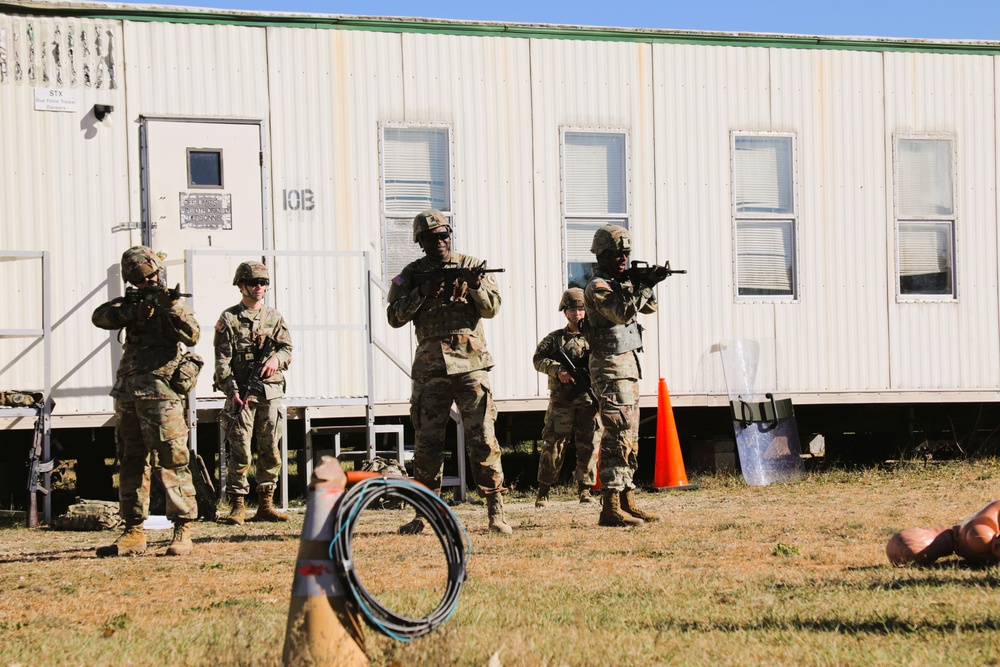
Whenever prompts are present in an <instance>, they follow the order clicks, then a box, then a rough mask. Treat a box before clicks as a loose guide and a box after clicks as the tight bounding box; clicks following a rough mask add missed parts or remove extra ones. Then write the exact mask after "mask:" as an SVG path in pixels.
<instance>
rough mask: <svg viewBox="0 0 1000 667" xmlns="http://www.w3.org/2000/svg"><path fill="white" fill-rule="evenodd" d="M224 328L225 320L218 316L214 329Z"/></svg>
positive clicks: (220, 329)
mask: <svg viewBox="0 0 1000 667" xmlns="http://www.w3.org/2000/svg"><path fill="white" fill-rule="evenodd" d="M225 328H226V322H225V321H224V320H223V318H221V317H220V318H219V321H218V322H216V323H215V330H216V331H222V330H223V329H225Z"/></svg>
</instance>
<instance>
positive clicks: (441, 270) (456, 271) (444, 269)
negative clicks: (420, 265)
mask: <svg viewBox="0 0 1000 667" xmlns="http://www.w3.org/2000/svg"><path fill="white" fill-rule="evenodd" d="M466 269H469V270H471V271H472V272H473V273H474V274H475V275H476V277H477V278H482V277H483V276H484V275H486V274H487V273H503V272H504V271H506V269H487V268H486V262H483V263H482V264H480V265H479V266H470V267H465V268H463V267H460V266H459V265H458V264H457V263H456V262H445V263H444V264H442V265H441V266H439V267H438V268H436V269H431V270H430V271H416V272H415V273H414V274H413V275H412V278H413V283H414V284H415V285H420V284H422V283H425V282H434V283H436V282H442V281H443V282H444V285H445V288H446V289H445V294H449V293H450V294H451V296H449V297H448V298H447V300H448V301H452V300H453V298H454V294H455V286H456V285H455V284H456V283H457V282H458V279H459V278H460V277H461V274H462V272H463V271H465V270H466ZM449 286H450V289H449Z"/></svg>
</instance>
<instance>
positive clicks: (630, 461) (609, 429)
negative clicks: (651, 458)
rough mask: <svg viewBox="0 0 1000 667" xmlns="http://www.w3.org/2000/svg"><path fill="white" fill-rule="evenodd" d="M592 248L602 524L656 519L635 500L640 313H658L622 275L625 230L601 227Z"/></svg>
mask: <svg viewBox="0 0 1000 667" xmlns="http://www.w3.org/2000/svg"><path fill="white" fill-rule="evenodd" d="M590 251H591V252H592V253H594V254H595V255H597V269H595V271H594V277H593V278H592V279H591V281H590V282H589V283H587V288H586V290H585V291H584V305H585V306H586V308H587V326H586V328H585V333H586V336H587V342H588V343H590V350H591V354H590V377H591V380H592V381H593V383H594V390H595V391H596V392H597V396H598V399H599V401H600V416H601V423H602V424H603V425H604V436H603V437H602V439H601V485H602V487H603V489H602V505H603V507H602V510H601V518H600V520H599V524H600V525H602V526H632V525H638V524H641V523H644V522H646V521H657V520H658V519H659V517H658V516H656V515H655V514H650V513H648V512H644V511H642V510H640V509H639V508H638V507H636V504H635V494H634V491H633V490H634V489H635V484H634V483H633V481H632V476H633V474H634V473H635V469H636V464H637V455H638V452H639V379H640V378H641V377H642V370H641V368H640V366H639V352H640V351H641V350H642V333H641V329H640V327H639V325H638V322H637V321H636V317H637V315H638V314H639V313H653V312H656V305H657V304H656V297H655V296H654V295H653V288H652V286H651V285H639V284H633V283H632V282H631V281H630V280H629V279H628V277H627V276H626V275H625V271H626V269H627V268H628V258H629V255H630V254H631V252H632V239H631V237H630V236H629V233H628V230H626V229H625V228H624V227H621V226H619V225H604V226H603V227H601V228H600V229H598V230H597V232H595V233H594V241H593V243H592V245H591V247H590Z"/></svg>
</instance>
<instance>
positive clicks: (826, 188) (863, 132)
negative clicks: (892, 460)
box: [771, 49, 889, 392]
mask: <svg viewBox="0 0 1000 667" xmlns="http://www.w3.org/2000/svg"><path fill="white" fill-rule="evenodd" d="M881 59H882V56H881V54H877V53H860V52H852V51H837V52H832V51H826V52H824V51H811V52H808V53H804V52H797V51H792V50H789V49H772V50H771V84H772V126H773V129H776V130H783V131H792V132H795V134H796V137H797V154H796V157H797V163H798V188H797V190H798V211H799V220H798V230H799V234H798V243H797V245H798V259H799V285H800V288H801V291H800V295H799V299H798V303H795V304H782V305H776V306H775V307H774V311H775V339H776V340H777V341H778V349H777V362H778V389H779V390H781V391H783V392H796V391H817V392H827V391H872V390H874V391H882V390H885V389H887V388H888V387H889V368H888V361H887V360H888V349H889V340H888V336H887V331H888V325H887V321H886V317H887V315H886V308H885V294H886V266H887V259H886V248H887V243H886V237H885V227H886V224H885V222H886V220H885V207H884V202H885V187H884V184H883V183H882V174H883V173H884V168H885V161H884V160H885V158H884V154H883V148H884V145H885V140H884V135H883V128H882V123H881V121H880V118H881V115H882V69H881V66H882V60H881Z"/></svg>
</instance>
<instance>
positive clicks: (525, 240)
mask: <svg viewBox="0 0 1000 667" xmlns="http://www.w3.org/2000/svg"><path fill="white" fill-rule="evenodd" d="M402 44H403V51H402V57H403V72H404V78H403V90H404V93H403V102H404V104H405V109H404V112H405V115H404V117H403V118H402V120H406V121H417V122H444V123H447V124H449V125H450V126H451V127H452V129H453V132H454V137H453V140H454V148H455V153H454V164H453V165H452V170H453V175H454V179H453V183H454V191H453V207H454V212H455V218H454V222H455V239H454V242H453V243H454V246H453V247H454V249H455V250H457V251H458V252H461V253H463V254H468V255H472V256H474V257H478V258H480V259H483V260H486V262H487V264H488V265H489V266H491V267H494V268H504V269H506V273H502V274H499V275H498V276H497V282H498V284H499V286H500V295H501V298H502V299H503V305H502V306H501V309H500V313H499V314H498V315H497V317H496V318H495V319H493V320H486V321H484V330H485V332H486V340H487V344H488V345H489V348H490V352H491V353H492V354H493V356H494V358H495V360H496V362H497V365H496V367H495V368H494V370H493V372H492V373H491V378H490V381H491V383H492V387H493V390H494V392H495V394H496V395H498V396H504V397H522V396H533V395H536V389H535V387H536V381H535V377H534V376H535V375H537V374H536V373H535V371H534V368H532V366H531V354H530V352H529V353H528V355H527V362H526V361H525V355H524V348H525V346H526V344H530V345H531V346H532V348H531V349H532V350H533V349H534V342H530V343H526V342H525V338H526V334H525V332H529V331H531V330H532V328H533V327H534V324H535V304H534V300H535V293H534V292H535V277H534V276H535V272H534V262H535V249H534V247H533V244H532V242H531V240H532V239H533V238H534V237H535V233H536V229H535V220H534V216H533V213H532V207H531V202H532V183H533V169H532V162H531V158H532V156H531V145H532V126H531V115H532V98H531V92H530V91H531V89H530V81H529V67H530V63H529V52H528V41H527V40H523V39H509V38H500V37H458V36H447V35H437V36H434V35H412V34H406V35H403V36H402ZM387 120H395V119H387Z"/></svg>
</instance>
